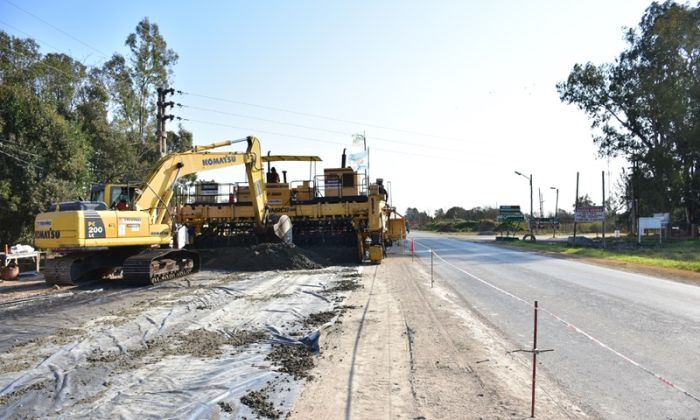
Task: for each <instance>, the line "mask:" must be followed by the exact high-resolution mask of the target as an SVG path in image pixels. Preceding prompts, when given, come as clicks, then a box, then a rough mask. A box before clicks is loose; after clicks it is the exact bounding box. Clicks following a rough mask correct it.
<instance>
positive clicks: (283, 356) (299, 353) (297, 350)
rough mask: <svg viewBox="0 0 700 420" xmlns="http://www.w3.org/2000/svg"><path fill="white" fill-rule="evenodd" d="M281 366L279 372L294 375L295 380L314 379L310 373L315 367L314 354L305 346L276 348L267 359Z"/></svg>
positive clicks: (280, 346)
mask: <svg viewBox="0 0 700 420" xmlns="http://www.w3.org/2000/svg"><path fill="white" fill-rule="evenodd" d="M265 360H269V361H271V362H273V363H275V364H276V365H278V366H279V369H278V371H279V372H284V373H288V374H290V375H292V376H293V377H294V379H297V380H299V379H312V378H313V376H311V375H310V374H309V371H310V370H311V369H312V368H313V367H314V359H313V352H312V351H311V350H310V349H309V348H307V347H306V346H303V345H279V346H274V347H273V349H272V352H270V354H268V355H267V357H265Z"/></svg>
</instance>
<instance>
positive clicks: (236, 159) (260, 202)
mask: <svg viewBox="0 0 700 420" xmlns="http://www.w3.org/2000/svg"><path fill="white" fill-rule="evenodd" d="M244 141H245V142H246V143H247V145H248V148H247V150H246V151H245V152H209V151H208V150H210V149H213V148H216V147H222V146H227V145H229V144H234V143H239V142H244ZM236 165H245V167H246V175H247V177H248V183H249V185H250V192H251V196H252V199H253V209H254V213H255V219H256V223H257V224H258V226H262V225H263V223H264V218H265V207H266V205H267V197H266V194H265V183H264V182H263V174H264V172H263V159H262V155H261V151H260V141H259V140H258V139H257V138H256V137H253V136H249V137H247V138H245V139H242V140H234V141H230V140H229V141H224V142H220V143H215V144H212V145H210V146H196V147H194V148H193V149H192V150H190V151H187V152H182V153H173V154H170V155H168V156H165V157H163V158H162V159H161V160H160V161H159V162H158V163H157V164H156V166H155V167H154V168H153V170H152V171H151V173H150V174H149V176H148V177H147V178H146V182H145V183H144V184H143V186H142V188H141V191H140V193H139V195H138V196H137V197H136V199H135V201H134V204H135V208H136V210H145V211H148V212H149V217H150V219H149V220H150V221H151V223H153V224H160V223H162V222H163V220H164V218H165V216H166V214H167V208H168V205H169V204H170V200H171V199H172V197H173V194H174V192H173V186H174V185H175V182H176V181H177V180H178V178H180V177H183V176H185V175H189V174H193V173H198V172H204V171H208V170H213V169H220V168H226V167H230V166H236Z"/></svg>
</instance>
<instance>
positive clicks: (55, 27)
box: [4, 0, 108, 58]
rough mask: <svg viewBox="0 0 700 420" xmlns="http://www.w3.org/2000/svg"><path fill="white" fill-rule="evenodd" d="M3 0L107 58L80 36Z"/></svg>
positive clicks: (6, 0)
mask: <svg viewBox="0 0 700 420" xmlns="http://www.w3.org/2000/svg"><path fill="white" fill-rule="evenodd" d="M4 1H5V3H7V4H9V5H11V6H13V7H14V8H16V9H18V10H21V11H22V12H24V13H26V14H28V15H29V16H32V17H33V18H35V19H37V20H38V21H40V22H42V23H44V24H45V25H48V26H50V27H51V28H53V29H54V30H56V31H58V32H60V33H62V34H63V35H65V36H67V37H69V38H71V39H73V40H74V41H77V42H79V43H81V44H83V45H84V46H86V47H88V48H90V49H91V50H93V51H95V52H97V53H98V54H100V55H101V56H102V57H104V58H108V55H107V54H105V53H103V52H102V51H100V50H99V49H97V48H95V47H93V46H92V45H90V44H88V43H87V42H85V41H83V40H81V39H80V38H78V37H75V36H73V35H71V34H69V33H68V32H66V31H64V30H63V29H61V28H59V27H58V26H56V25H54V24H52V23H51V22H48V21H46V20H44V19H42V18H40V17H39V16H37V15H35V14H34V13H32V12H30V11H28V10H26V9H23V8H22V7H19V6H18V5H16V4H14V3H13V2H11V1H10V0H4Z"/></svg>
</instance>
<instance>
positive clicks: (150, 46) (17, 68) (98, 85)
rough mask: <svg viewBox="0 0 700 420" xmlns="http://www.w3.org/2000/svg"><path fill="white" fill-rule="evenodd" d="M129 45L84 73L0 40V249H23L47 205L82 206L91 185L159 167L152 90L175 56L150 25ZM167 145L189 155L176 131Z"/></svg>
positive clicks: (56, 57)
mask: <svg viewBox="0 0 700 420" xmlns="http://www.w3.org/2000/svg"><path fill="white" fill-rule="evenodd" d="M126 45H127V46H128V47H129V49H130V52H131V54H130V55H129V56H128V57H127V58H125V57H122V56H120V55H114V56H113V57H112V59H111V60H110V61H109V62H108V63H106V64H105V65H104V66H103V67H102V68H88V67H87V66H85V65H84V64H82V63H80V62H79V61H77V60H75V59H73V58H71V57H70V56H68V55H65V54H56V53H51V54H46V55H42V54H41V53H40V52H39V46H38V45H37V43H36V42H35V41H33V40H31V39H20V38H15V37H12V36H10V35H8V34H6V33H5V32H3V31H0V243H15V242H16V241H17V240H22V241H27V242H30V241H31V236H32V235H31V234H32V228H33V224H34V217H35V216H36V214H37V213H39V212H41V211H44V210H45V209H46V208H47V207H48V206H49V205H50V204H51V203H56V202H61V201H66V200H74V199H77V198H78V197H80V196H82V197H85V193H87V192H88V190H89V186H90V184H91V182H94V181H103V182H124V181H141V180H143V178H144V176H145V173H146V172H147V171H148V170H150V169H151V167H152V166H153V163H154V162H155V161H156V160H157V159H158V158H159V155H158V153H157V152H156V150H155V149H156V141H155V121H154V120H155V88H156V87H158V86H167V85H168V83H169V80H170V77H171V76H172V67H173V65H174V64H175V63H176V61H177V54H175V53H174V52H173V51H172V50H171V49H168V48H167V44H166V43H165V40H164V39H163V37H162V36H161V35H160V32H159V30H158V26H157V25H155V24H151V23H150V22H149V21H148V19H144V20H142V21H141V22H140V23H139V24H138V26H137V27H136V31H135V33H133V34H131V35H129V37H128V38H127V40H126ZM168 138H169V141H170V144H169V151H171V152H174V151H183V150H187V149H189V148H190V147H191V146H192V133H191V132H189V131H187V130H185V129H184V128H183V127H179V129H178V130H177V132H171V133H168Z"/></svg>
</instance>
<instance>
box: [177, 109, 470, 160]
mask: <svg viewBox="0 0 700 420" xmlns="http://www.w3.org/2000/svg"><path fill="white" fill-rule="evenodd" d="M177 105H178V106H179V107H181V108H189V109H197V110H200V111H206V112H214V113H217V114H222V115H231V116H234V117H239V118H248V119H251V120H257V121H264V122H269V123H273V124H280V125H287V126H290V127H298V128H304V129H307V130H315V131H324V132H327V133H333V134H340V135H343V136H351V135H352V133H349V132H347V131H340V130H331V129H328V128H319V127H312V126H308V125H303V124H296V123H290V122H285V121H279V120H271V119H267V118H260V117H254V116H251V115H244V114H237V113H234V112H227V111H220V110H218V109H211V108H203V107H199V106H193V105H183V104H177ZM371 138H372V140H379V141H385V142H389V143H396V144H401V145H411V146H417V147H425V148H430V149H435V150H444V151H448V152H456V153H462V152H463V150H458V149H451V148H447V147H440V146H434V145H428V144H421V143H413V142H408V141H401V140H393V139H387V138H384V137H377V136H374V135H373V136H371Z"/></svg>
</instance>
